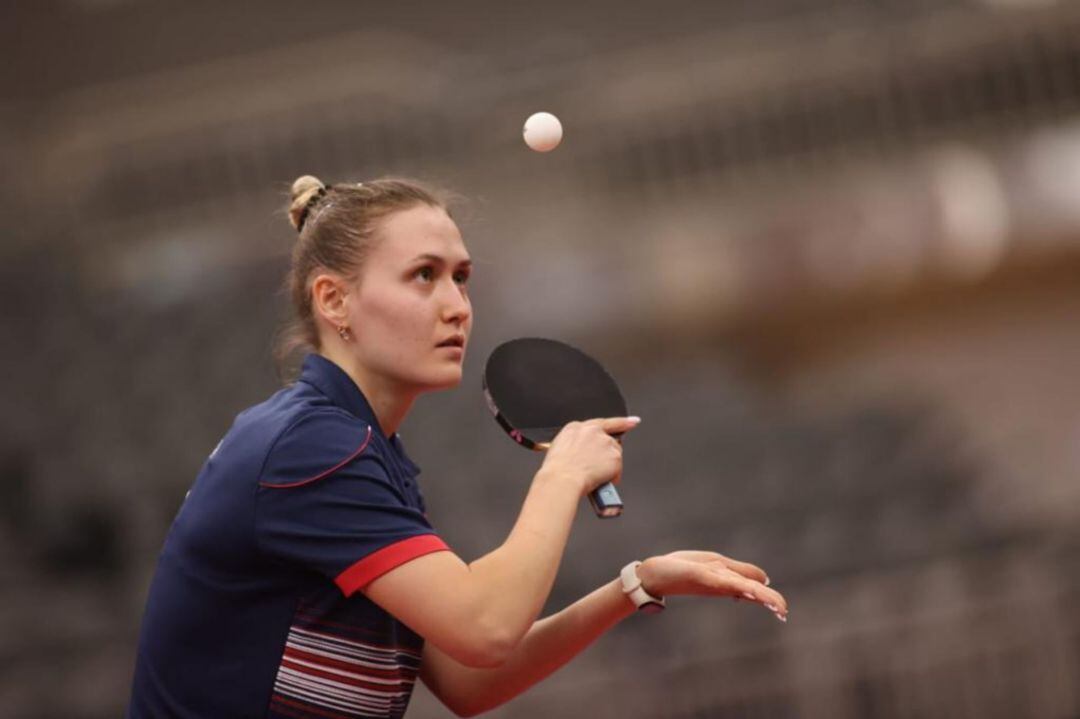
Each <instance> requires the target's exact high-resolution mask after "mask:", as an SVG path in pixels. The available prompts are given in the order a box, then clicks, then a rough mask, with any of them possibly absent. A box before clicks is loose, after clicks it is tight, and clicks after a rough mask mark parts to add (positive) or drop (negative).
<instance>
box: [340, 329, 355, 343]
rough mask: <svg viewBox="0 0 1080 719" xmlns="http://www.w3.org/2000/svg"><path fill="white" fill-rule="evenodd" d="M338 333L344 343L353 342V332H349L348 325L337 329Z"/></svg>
mask: <svg viewBox="0 0 1080 719" xmlns="http://www.w3.org/2000/svg"><path fill="white" fill-rule="evenodd" d="M337 333H338V337H340V338H341V339H342V341H343V342H349V341H351V340H352V332H350V331H349V326H348V325H339V326H338V328H337Z"/></svg>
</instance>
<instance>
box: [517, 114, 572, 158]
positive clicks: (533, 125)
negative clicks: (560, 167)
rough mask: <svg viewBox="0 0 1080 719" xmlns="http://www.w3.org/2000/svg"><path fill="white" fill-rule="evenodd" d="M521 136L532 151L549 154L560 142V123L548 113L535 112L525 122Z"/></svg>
mask: <svg viewBox="0 0 1080 719" xmlns="http://www.w3.org/2000/svg"><path fill="white" fill-rule="evenodd" d="M522 135H523V136H524V137H525V144H526V145H528V146H529V147H531V148H532V149H534V150H536V151H537V152H550V151H551V150H554V149H555V148H556V147H558V146H559V143H560V142H562V123H561V122H559V118H557V117H555V116H554V115H552V114H551V113H550V112H535V113H533V114H532V115H529V119H528V120H526V121H525V127H524V129H523V130H522Z"/></svg>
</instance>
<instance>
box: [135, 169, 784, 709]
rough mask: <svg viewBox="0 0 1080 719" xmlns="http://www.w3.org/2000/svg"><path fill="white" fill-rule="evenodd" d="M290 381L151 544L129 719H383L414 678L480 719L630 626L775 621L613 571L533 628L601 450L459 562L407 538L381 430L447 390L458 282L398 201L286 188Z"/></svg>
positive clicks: (454, 269)
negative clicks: (681, 603) (666, 619)
mask: <svg viewBox="0 0 1080 719" xmlns="http://www.w3.org/2000/svg"><path fill="white" fill-rule="evenodd" d="M289 214H290V219H291V220H292V223H293V226H294V227H295V228H296V229H297V230H298V232H299V237H298V241H297V244H296V248H295V251H294V253H293V259H292V267H291V270H290V286H291V290H292V299H293V303H294V305H295V311H296V323H295V326H294V330H295V336H294V338H293V340H294V341H293V342H292V344H299V345H306V346H307V347H308V348H309V349H310V351H311V353H310V354H308V355H307V357H306V359H305V362H304V365H303V369H302V372H301V375H300V377H299V379H298V381H297V382H296V383H295V384H293V385H292V386H290V387H287V388H285V389H282V390H281V391H279V392H278V393H276V394H275V395H273V396H272V397H271V398H270V399H268V400H267V401H266V402H263V403H262V404H259V405H256V406H255V407H252V408H250V409H248V410H246V411H244V412H242V413H241V414H240V415H239V416H238V417H237V419H236V421H235V423H234V425H233V427H232V428H231V429H230V430H229V432H228V434H226V435H225V438H224V439H223V440H222V441H221V443H220V444H219V445H218V447H217V448H215V450H214V452H213V453H211V455H210V457H209V459H208V460H207V462H206V464H205V465H204V467H203V469H202V471H201V472H200V474H199V476H198V478H197V479H196V481H195V484H194V485H193V487H192V489H191V491H190V492H189V494H188V497H187V499H186V500H185V502H184V505H183V507H182V508H181V510H180V512H179V513H178V515H177V517H176V520H175V521H174V523H173V526H172V528H171V529H170V531H169V535H168V538H167V539H166V542H165V547H164V549H163V550H162V553H161V556H160V559H159V563H158V567H157V571H156V573H155V576H154V580H153V583H152V586H151V589H150V595H149V598H148V601H147V607H146V614H145V617H144V620H143V627H142V633H141V636H140V640H139V650H138V658H137V661H136V670H135V678H134V686H133V692H132V700H131V704H130V708H129V713H128V716H129V717H140V718H141V717H154V718H160V717H193V718H194V717H198V718H199V719H207V718H210V717H213V718H217V717H267V716H269V717H294V718H296V717H320V718H326V717H400V716H402V715H403V714H404V711H405V708H406V705H407V704H408V700H409V696H410V694H411V690H412V685H413V682H414V681H415V679H416V677H417V676H418V675H419V676H420V678H421V679H422V680H423V681H424V682H425V683H426V684H427V685H428V687H430V688H431V690H432V692H433V693H434V694H435V695H436V696H438V697H439V699H440V700H442V701H443V702H444V703H445V704H446V705H447V706H448V707H449V708H450V709H451V710H453V711H454V712H455V713H457V714H459V715H463V716H469V715H473V714H477V713H479V712H482V711H485V710H487V709H490V708H492V707H494V706H496V705H498V704H501V703H503V702H505V701H507V700H508V699H510V698H512V697H514V696H516V695H517V694H520V693H521V692H522V691H524V690H525V689H526V688H528V687H529V686H531V685H532V684H534V683H536V682H538V681H540V680H541V679H543V678H544V677H546V676H547V675H548V674H550V673H551V672H553V671H554V670H555V669H557V668H558V667H559V666H561V665H562V664H564V663H565V662H567V661H568V660H570V659H571V658H572V657H573V656H574V655H576V654H577V653H578V652H580V651H581V650H582V649H584V648H585V647H586V646H587V645H588V644H589V643H591V642H592V641H593V640H594V639H595V638H596V637H598V636H600V635H601V634H603V633H604V632H605V631H607V630H608V629H610V628H611V627H612V626H614V625H615V624H616V623H618V622H619V621H621V620H622V619H625V618H626V617H628V616H630V615H631V614H633V613H634V612H635V609H636V608H637V607H642V608H644V609H646V610H656V609H658V608H660V607H662V604H663V597H665V596H670V595H677V594H702V595H714V596H732V597H736V598H745V599H747V600H751V601H755V602H759V603H761V604H763V605H765V606H767V607H768V608H769V609H771V610H772V611H774V612H775V613H776V614H777V616H778V617H779V618H781V619H784V618H786V614H787V605H786V603H785V601H784V599H783V597H781V596H780V594H778V593H777V592H776V591H774V590H772V589H769V588H768V587H767V586H766V585H767V584H768V579H767V578H766V576H765V573H764V572H763V571H762V570H761V569H759V568H757V567H754V566H752V565H749V564H744V563H741V562H736V561H734V560H730V559H727V558H725V557H722V556H720V555H718V554H714V553H711V552H694V551H687V552H675V553H673V554H668V555H665V556H660V557H652V558H649V559H646V560H645V561H644V562H640V563H636V562H632V563H630V564H628V565H627V566H626V567H625V568H624V569H623V571H622V572H621V573H619V575H618V576H617V577H615V578H612V579H611V580H610V581H608V582H607V583H605V584H604V585H603V586H601V587H600V588H599V589H597V590H596V591H594V592H592V593H591V594H589V595H588V596H586V597H584V598H582V599H581V600H579V601H578V602H576V603H575V604H573V605H571V606H570V607H568V608H566V609H564V610H563V611H561V612H559V613H557V614H555V615H553V616H550V617H547V618H545V619H541V620H538V618H537V617H538V615H539V613H540V610H541V608H542V607H543V605H544V602H545V600H546V599H547V597H548V593H549V592H550V590H551V586H552V582H553V581H554V579H555V573H556V570H557V569H558V565H559V561H560V559H561V557H562V553H563V550H564V549H565V547H566V542H567V537H568V535H569V533H570V526H571V523H572V521H573V518H574V514H575V511H576V508H577V505H578V502H579V501H580V499H581V497H582V496H583V495H585V494H587V493H588V492H589V491H591V490H592V489H594V488H596V487H597V486H599V485H601V484H603V483H604V482H607V481H617V480H618V479H619V475H620V472H621V469H622V450H621V446H620V444H619V443H618V442H617V441H616V440H615V439H613V438H612V436H611V435H613V434H620V433H623V432H627V431H630V430H631V429H633V428H634V427H635V426H636V425H637V423H638V421H639V420H638V419H637V418H634V417H609V418H598V419H595V420H590V421H588V422H580V423H572V424H570V425H568V426H567V427H565V428H564V429H563V430H562V431H561V432H560V433H559V435H558V436H557V437H556V438H555V440H554V442H553V443H552V446H551V449H550V450H549V451H548V452H547V453H546V455H545V457H544V461H543V464H542V466H541V467H540V470H539V471H538V472H537V473H536V475H535V477H533V480H532V483H531V485H530V487H529V491H528V494H527V497H526V499H525V502H524V504H523V506H522V508H521V513H520V516H519V517H518V519H517V522H516V524H515V525H514V527H513V529H512V530H511V532H510V535H509V536H508V537H507V538H506V541H505V542H504V543H503V544H502V545H501V546H500V547H499V548H497V549H495V550H494V551H493V552H491V553H490V554H488V555H486V556H484V557H481V558H480V559H477V560H476V561H474V562H471V563H466V562H464V561H462V560H461V559H459V558H458V557H457V556H456V555H455V554H454V553H453V552H452V551H451V550H450V549H449V548H448V547H447V546H446V544H445V543H444V542H443V541H442V540H441V539H440V538H439V536H438V534H437V533H436V531H435V530H434V529H433V528H432V527H431V525H430V524H429V523H428V521H427V519H426V517H425V513H424V502H423V499H422V497H421V494H420V491H419V489H418V487H417V485H416V483H415V477H416V475H417V473H418V469H417V467H416V466H415V465H414V464H413V463H412V462H411V461H410V460H409V458H408V457H407V456H406V454H405V452H404V449H403V448H402V445H401V442H400V441H399V440H398V437H397V430H398V427H399V426H400V425H401V423H402V421H403V420H404V419H405V417H406V415H407V414H408V412H409V409H410V408H411V407H412V404H413V402H414V401H415V400H416V398H417V397H418V396H420V395H421V394H423V393H425V392H430V391H434V390H439V389H446V388H449V387H453V386H455V385H457V384H458V383H459V382H460V381H461V365H462V360H463V357H464V354H465V349H466V346H467V344H468V338H469V332H470V329H471V327H472V309H471V306H470V304H469V296H468V291H467V286H468V279H469V272H470V268H471V264H470V261H469V255H468V252H467V251H466V249H465V244H464V243H463V241H462V238H461V234H460V232H459V231H458V228H457V226H456V225H455V224H454V222H453V220H452V219H451V218H450V216H449V214H448V213H447V209H446V203H445V202H444V200H443V199H442V198H440V197H439V196H437V195H436V194H434V193H432V192H431V191H429V190H427V189H425V188H424V187H422V186H420V185H419V184H417V183H414V182H410V181H403V180H388V179H384V180H377V181H374V182H367V183H363V184H358V185H334V186H329V187H328V186H324V185H323V184H322V183H321V182H320V181H319V180H317V179H316V178H313V177H310V176H306V177H301V178H300V179H298V180H297V181H296V182H295V183H294V184H293V201H292V204H291V207H290V213H289Z"/></svg>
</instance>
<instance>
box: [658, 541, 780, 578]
mask: <svg viewBox="0 0 1080 719" xmlns="http://www.w3.org/2000/svg"><path fill="white" fill-rule="evenodd" d="M673 554H675V555H677V556H678V557H679V558H680V559H688V560H690V561H692V562H720V563H721V564H723V565H724V566H725V567H727V568H728V569H730V570H731V571H733V572H736V573H738V574H741V575H743V576H744V577H746V578H748V579H753V580H754V581H757V582H761V583H762V584H764V585H765V586H769V584H770V581H769V575H768V574H766V573H765V570H764V569H762V568H761V567H759V566H757V565H756V564H750V563H749V562H740V561H739V560H737V559H732V558H731V557H725V556H724V555H723V554H718V553H716V552H707V551H704V550H697V549H689V550H686V549H684V550H682V551H679V552H674V553H673Z"/></svg>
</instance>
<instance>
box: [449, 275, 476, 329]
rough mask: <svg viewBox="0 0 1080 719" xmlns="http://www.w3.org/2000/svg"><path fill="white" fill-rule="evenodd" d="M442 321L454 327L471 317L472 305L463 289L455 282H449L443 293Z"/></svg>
mask: <svg viewBox="0 0 1080 719" xmlns="http://www.w3.org/2000/svg"><path fill="white" fill-rule="evenodd" d="M442 294H443V300H442V319H443V321H444V322H448V323H450V324H454V325H460V324H462V323H464V322H465V321H466V320H468V319H469V318H470V317H471V316H472V304H471V303H470V302H469V296H468V295H467V294H466V293H465V288H464V287H462V286H461V285H459V284H457V283H456V282H450V283H449V286H448V288H447V289H446V290H444V291H443V293H442Z"/></svg>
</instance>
